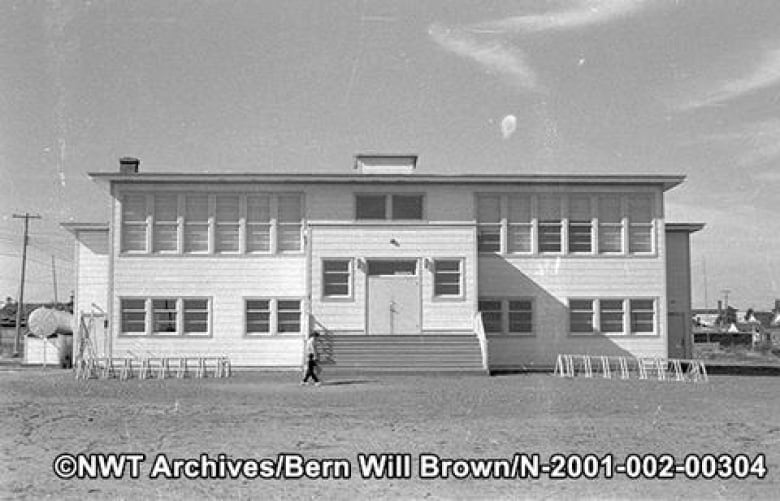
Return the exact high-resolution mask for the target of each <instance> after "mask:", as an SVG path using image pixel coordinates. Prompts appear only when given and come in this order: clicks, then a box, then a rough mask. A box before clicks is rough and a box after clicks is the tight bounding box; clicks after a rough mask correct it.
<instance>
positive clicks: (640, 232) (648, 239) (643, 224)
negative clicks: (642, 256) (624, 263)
mask: <svg viewBox="0 0 780 501" xmlns="http://www.w3.org/2000/svg"><path fill="white" fill-rule="evenodd" d="M652 205H653V204H652V200H651V199H650V197H649V196H645V195H634V196H631V197H630V198H629V199H628V250H629V252H631V253H635V252H652V251H653V211H652Z"/></svg>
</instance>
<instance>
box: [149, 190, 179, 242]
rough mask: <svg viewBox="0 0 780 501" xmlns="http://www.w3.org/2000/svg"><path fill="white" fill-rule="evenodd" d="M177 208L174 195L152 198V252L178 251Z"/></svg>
mask: <svg viewBox="0 0 780 501" xmlns="http://www.w3.org/2000/svg"><path fill="white" fill-rule="evenodd" d="M178 206H179V198H178V196H176V195H175V194H157V195H155V196H154V235H153V238H152V248H153V249H154V252H176V250H177V249H178V228H179V224H178Z"/></svg>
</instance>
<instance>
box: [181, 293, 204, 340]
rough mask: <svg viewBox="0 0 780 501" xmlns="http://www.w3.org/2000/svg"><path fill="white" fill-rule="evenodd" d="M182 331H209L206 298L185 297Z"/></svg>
mask: <svg viewBox="0 0 780 501" xmlns="http://www.w3.org/2000/svg"><path fill="white" fill-rule="evenodd" d="M183 304H184V332H185V333H206V332H208V331H209V301H208V299H185V300H184V302H183Z"/></svg>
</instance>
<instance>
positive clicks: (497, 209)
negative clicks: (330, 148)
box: [477, 195, 501, 252]
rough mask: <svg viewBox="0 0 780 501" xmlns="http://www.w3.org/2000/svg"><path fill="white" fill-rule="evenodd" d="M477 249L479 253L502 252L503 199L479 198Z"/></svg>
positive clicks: (495, 197) (492, 197) (496, 197)
mask: <svg viewBox="0 0 780 501" xmlns="http://www.w3.org/2000/svg"><path fill="white" fill-rule="evenodd" d="M477 247H478V250H479V252H501V197H499V196H486V195H480V196H478V197H477Z"/></svg>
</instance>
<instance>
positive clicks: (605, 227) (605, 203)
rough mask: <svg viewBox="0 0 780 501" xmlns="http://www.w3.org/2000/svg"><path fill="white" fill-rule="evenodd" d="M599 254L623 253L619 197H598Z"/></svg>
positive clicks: (621, 216)
mask: <svg viewBox="0 0 780 501" xmlns="http://www.w3.org/2000/svg"><path fill="white" fill-rule="evenodd" d="M598 225H599V252H601V253H610V252H614V253H620V252H623V215H622V210H621V202H620V196H619V195H604V196H601V197H599V223H598Z"/></svg>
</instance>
